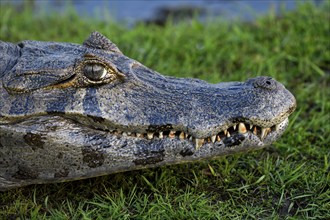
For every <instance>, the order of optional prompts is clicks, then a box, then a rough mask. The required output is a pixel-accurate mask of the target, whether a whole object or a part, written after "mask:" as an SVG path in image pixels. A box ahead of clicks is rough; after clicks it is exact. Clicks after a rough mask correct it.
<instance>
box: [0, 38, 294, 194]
mask: <svg viewBox="0 0 330 220" xmlns="http://www.w3.org/2000/svg"><path fill="white" fill-rule="evenodd" d="M0 49H1V57H0V61H1V63H0V76H1V81H2V82H1V86H0V92H1V96H0V132H1V137H0V146H1V147H0V188H1V177H2V181H3V182H4V183H3V184H2V187H3V188H6V187H7V188H9V187H8V186H9V185H10V186H12V187H14V186H20V185H26V184H30V183H44V182H55V181H62V180H70V179H77V178H86V177H91V176H97V175H103V174H108V173H114V172H120V171H125V170H132V169H139V168H143V167H153V166H159V165H165V164H173V163H181V162H186V161H193V160H198V159H204V158H214V157H217V156H221V155H226V154H229V153H235V152H239V151H246V150H251V149H258V148H261V147H264V146H265V145H269V144H271V143H272V142H273V141H275V140H276V139H278V138H279V137H280V136H281V135H282V133H283V132H284V130H285V129H286V127H287V125H288V116H289V115H290V114H291V113H292V112H293V111H294V109H295V107H296V101H295V98H294V96H293V95H292V94H291V93H290V92H289V91H288V90H286V89H285V88H284V86H283V85H282V84H280V83H279V82H277V81H275V80H274V79H272V78H271V77H257V78H252V79H248V80H247V81H246V82H227V83H218V84H209V83H206V82H204V81H202V80H198V79H181V78H174V77H167V76H163V75H160V74H159V73H157V72H155V71H153V70H151V69H149V68H147V67H145V66H143V65H142V64H140V63H139V62H137V61H135V60H133V59H130V58H128V57H126V56H125V55H123V53H122V52H121V51H120V50H119V49H118V48H117V47H116V45H115V44H113V43H112V42H111V41H110V40H109V39H107V38H106V37H104V36H102V35H101V34H99V33H98V32H93V33H92V34H91V35H90V37H89V38H88V39H87V40H86V41H85V42H84V43H83V45H77V44H71V43H56V42H39V41H23V42H21V43H19V44H17V45H15V44H11V43H4V42H0ZM164 62H166V61H164ZM8 155H9V156H8ZM45 155H46V156H45ZM30 160H31V161H30ZM6 181H7V182H6ZM6 184H7V185H6Z"/></svg>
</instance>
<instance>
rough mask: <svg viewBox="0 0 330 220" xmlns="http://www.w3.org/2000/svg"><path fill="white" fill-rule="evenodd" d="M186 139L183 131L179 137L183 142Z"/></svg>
mask: <svg viewBox="0 0 330 220" xmlns="http://www.w3.org/2000/svg"><path fill="white" fill-rule="evenodd" d="M184 137H185V135H184V132H183V131H182V132H181V133H180V135H179V138H180V139H181V140H183V139H184Z"/></svg>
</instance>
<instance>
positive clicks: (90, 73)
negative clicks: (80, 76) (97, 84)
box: [83, 64, 108, 81]
mask: <svg viewBox="0 0 330 220" xmlns="http://www.w3.org/2000/svg"><path fill="white" fill-rule="evenodd" d="M83 71H84V75H85V76H86V77H87V78H88V79H90V80H92V81H100V80H102V79H103V78H104V77H105V76H106V75H107V73H108V71H107V69H106V68H105V67H104V66H103V65H101V64H87V65H86V66H85V67H84V69H83Z"/></svg>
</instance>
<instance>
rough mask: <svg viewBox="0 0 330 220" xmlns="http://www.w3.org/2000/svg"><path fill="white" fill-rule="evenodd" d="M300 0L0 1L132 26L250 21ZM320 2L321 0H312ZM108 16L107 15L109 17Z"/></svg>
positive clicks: (277, 12)
mask: <svg viewBox="0 0 330 220" xmlns="http://www.w3.org/2000/svg"><path fill="white" fill-rule="evenodd" d="M302 1H304V0H301V1H295V0H244V1H242V0H193V1H187V0H153V1H152V0H117V1H106V0H71V1H65V0H25V1H24V0H1V1H0V2H1V5H3V4H13V5H15V6H17V7H23V6H24V5H27V4H28V5H29V6H31V7H33V8H34V10H35V12H36V13H38V11H39V12H40V11H44V12H45V11H46V12H47V13H58V12H63V11H65V10H67V7H72V8H74V9H75V10H76V11H77V12H78V14H79V15H80V16H83V17H86V16H90V17H93V18H96V19H100V20H105V19H106V20H109V19H111V20H114V21H118V22H122V23H126V24H127V25H129V26H131V25H134V24H135V23H138V22H145V23H156V24H159V25H162V24H164V22H166V20H167V18H168V17H171V18H172V19H173V20H174V21H178V20H182V19H190V18H192V17H194V16H197V17H198V18H199V19H200V20H203V21H206V20H208V19H210V20H212V19H214V18H219V17H220V18H221V19H226V20H232V19H240V20H244V21H251V20H253V19H255V18H256V17H258V16H260V15H263V14H266V13H267V12H269V11H270V10H272V11H273V12H275V13H276V14H277V15H278V14H280V12H281V9H286V10H292V9H294V8H295V7H296V5H297V4H298V3H299V2H302ZM313 2H314V3H315V4H319V3H320V2H322V0H314V1H313ZM109 15H110V16H109Z"/></svg>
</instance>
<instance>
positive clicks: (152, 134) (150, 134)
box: [147, 132, 154, 140]
mask: <svg viewBox="0 0 330 220" xmlns="http://www.w3.org/2000/svg"><path fill="white" fill-rule="evenodd" d="M147 137H148V139H149V140H150V139H152V138H153V137H154V133H152V132H148V133H147Z"/></svg>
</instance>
